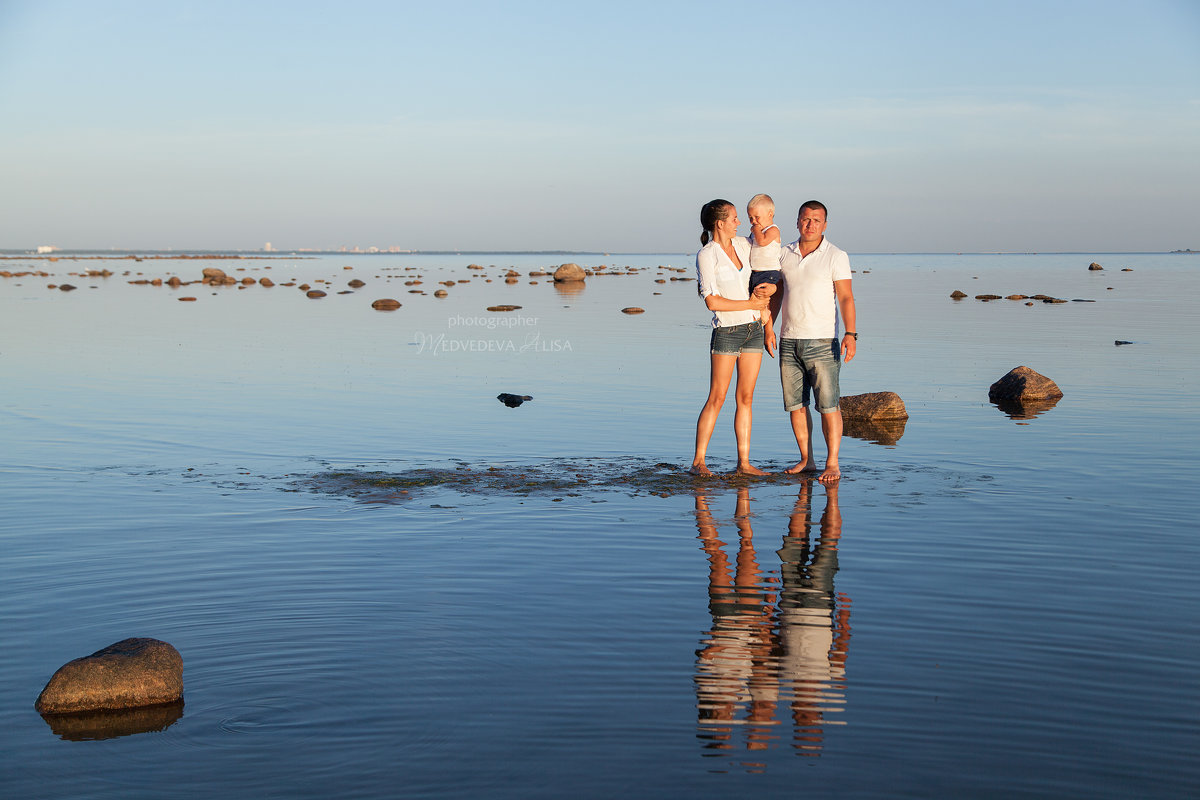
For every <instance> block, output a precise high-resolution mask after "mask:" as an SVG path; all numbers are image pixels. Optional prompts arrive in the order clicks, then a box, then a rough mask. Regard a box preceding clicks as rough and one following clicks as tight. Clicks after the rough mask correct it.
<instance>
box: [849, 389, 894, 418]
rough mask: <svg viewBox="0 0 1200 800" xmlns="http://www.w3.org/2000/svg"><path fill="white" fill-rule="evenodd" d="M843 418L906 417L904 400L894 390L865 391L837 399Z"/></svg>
mask: <svg viewBox="0 0 1200 800" xmlns="http://www.w3.org/2000/svg"><path fill="white" fill-rule="evenodd" d="M838 407H839V408H841V410H842V417H843V419H908V410H907V409H906V408H905V407H904V401H903V400H901V399H900V395H898V394H896V393H895V392H867V393H866V394H852V395H847V396H845V397H842V398H841V399H840V400H839V401H838Z"/></svg>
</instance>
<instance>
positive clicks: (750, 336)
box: [709, 320, 767, 356]
mask: <svg viewBox="0 0 1200 800" xmlns="http://www.w3.org/2000/svg"><path fill="white" fill-rule="evenodd" d="M766 343H767V340H766V336H765V335H764V334H763V324H762V322H761V321H758V320H756V321H754V322H747V323H746V324H745V325H730V326H729V327H726V328H713V332H712V339H711V342H710V344H709V351H710V352H711V353H712V354H713V355H714V356H736V355H741V354H742V353H761V352H762V351H763V347H765V346H766Z"/></svg>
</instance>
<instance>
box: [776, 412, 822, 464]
mask: <svg viewBox="0 0 1200 800" xmlns="http://www.w3.org/2000/svg"><path fill="white" fill-rule="evenodd" d="M792 433H793V434H794V435H795V436H796V446H797V447H799V448H800V460H799V461H797V462H796V463H795V464H794V465H792V466H790V467H788V468H787V469H785V470H784V472H786V473H787V474H788V475H797V474H799V473H801V472H816V471H817V466H816V464H814V463H813V458H812V417H810V416H809V415H808V409H807V408H797V409H796V410H795V411H793V412H792Z"/></svg>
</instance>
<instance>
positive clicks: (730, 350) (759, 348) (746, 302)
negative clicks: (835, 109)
mask: <svg viewBox="0 0 1200 800" xmlns="http://www.w3.org/2000/svg"><path fill="white" fill-rule="evenodd" d="M700 226H701V227H702V228H703V229H704V232H703V233H701V234H700V244H702V245H704V246H703V247H701V248H700V252H698V253H696V276H697V278H698V279H699V282H700V283H699V290H700V296H701V297H703V298H704V304H705V305H706V306H708V309H709V310H710V311H712V312H713V316H712V326H713V331H712V339H711V343H710V347H709V349H710V352H711V371H710V373H709V382H708V400H707V401H706V402H705V404H704V408H702V409H701V410H700V418H699V419H698V420H697V421H696V455H695V457H694V458H693V459H692V469H691V472H692V474H693V475H712V471H711V470H709V468H708V467H707V466H706V465H705V463H704V459H705V455H706V453H707V452H708V442H709V440H710V439H712V434H713V430H714V429H715V428H716V427H717V415H718V414H720V413H721V406H722V405H724V403H725V394H726V392H728V391H729V382H730V380H732V379H733V371H734V368H735V367H736V368H737V374H738V379H737V388H736V389H735V392H734V399H735V400H736V401H737V410H736V411H735V412H734V417H733V432H734V435H735V436H736V437H737V458H738V462H737V464H738V465H737V471H738V473H739V474H745V475H766V474H767V473H765V472H763V471H762V470H760V469H759V468H758V467H755V466H753V465H752V464H751V463H750V424H751V415H752V411H751V406H752V405H753V403H754V384H755V382H756V381H757V380H758V369H759V367H760V366H761V365H762V352H763V345H764V341H765V337H764V333H763V324H762V312H763V311H764V310H765V309H766V307H767V303H768V300H767V299H766V298H761V297H753V298H752V297H751V296H750V243H749V242H748V241H746V240H745V239H743V238H742V237H740V236H738V235H737V229H738V217H737V209H736V208H734V205H733V203H730V202H729V201H728V200H713V201H712V202H709V203H705V204H704V207H703V208H702V209H700Z"/></svg>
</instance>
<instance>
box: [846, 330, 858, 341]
mask: <svg viewBox="0 0 1200 800" xmlns="http://www.w3.org/2000/svg"><path fill="white" fill-rule="evenodd" d="M846 335H847V336H853V337H854V341H856V342H857V341H858V334H857V333H855V332H854V331H846Z"/></svg>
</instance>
